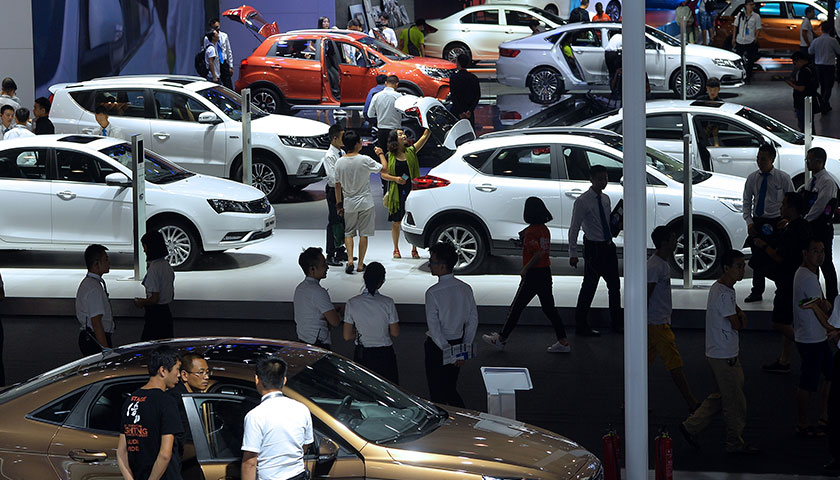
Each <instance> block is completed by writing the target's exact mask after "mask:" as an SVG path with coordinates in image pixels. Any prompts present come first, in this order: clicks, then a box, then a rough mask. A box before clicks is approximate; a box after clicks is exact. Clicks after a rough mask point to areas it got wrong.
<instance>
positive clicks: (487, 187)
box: [475, 183, 496, 193]
mask: <svg viewBox="0 0 840 480" xmlns="http://www.w3.org/2000/svg"><path fill="white" fill-rule="evenodd" d="M475 189H476V190H478V191H479V192H486V193H490V192H495V191H496V187H495V186H494V185H490V184H489V183H485V184H483V185H476V186H475Z"/></svg>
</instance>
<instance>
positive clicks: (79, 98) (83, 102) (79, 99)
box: [70, 90, 94, 112]
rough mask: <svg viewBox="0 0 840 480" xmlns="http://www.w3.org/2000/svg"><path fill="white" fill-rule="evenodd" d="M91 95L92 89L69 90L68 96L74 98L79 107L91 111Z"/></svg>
mask: <svg viewBox="0 0 840 480" xmlns="http://www.w3.org/2000/svg"><path fill="white" fill-rule="evenodd" d="M93 97H94V91H93V90H77V91H75V92H70V98H72V99H73V100H75V101H76V103H78V104H79V106H80V107H82V108H84V109H85V110H87V111H89V112H92V111H93V106H92V105H93Z"/></svg>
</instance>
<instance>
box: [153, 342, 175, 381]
mask: <svg viewBox="0 0 840 480" xmlns="http://www.w3.org/2000/svg"><path fill="white" fill-rule="evenodd" d="M180 360H181V354H180V353H178V352H177V351H175V349H174V348H172V347H170V346H168V345H161V346H159V347H157V348H155V349H154V350H152V352H151V353H149V376H150V377H154V376H155V375H157V374H158V371H159V370H160V367H163V368H164V369H166V370H167V371H170V370H172V367H174V366H175V364H176V363H178V362H179V361H180Z"/></svg>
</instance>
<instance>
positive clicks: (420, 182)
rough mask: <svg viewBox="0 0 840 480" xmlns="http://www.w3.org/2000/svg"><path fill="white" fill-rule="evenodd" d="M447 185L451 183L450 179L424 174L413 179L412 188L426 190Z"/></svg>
mask: <svg viewBox="0 0 840 480" xmlns="http://www.w3.org/2000/svg"><path fill="white" fill-rule="evenodd" d="M447 185H449V180H446V179H443V178H440V177H435V176H432V175H424V176H422V177H417V178H415V179H414V180H412V181H411V189H412V190H426V189H429V188H437V187H445V186H447Z"/></svg>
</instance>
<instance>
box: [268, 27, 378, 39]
mask: <svg viewBox="0 0 840 480" xmlns="http://www.w3.org/2000/svg"><path fill="white" fill-rule="evenodd" d="M313 35H317V36H321V37H330V38H336V39H340V40H347V39H348V37H349V39H350V40H358V39H360V38H362V37H367V36H368V34H366V33H365V32H357V31H355V30H337V29H323V28H312V29H303V30H291V31H288V32H285V33H278V34H277V35H272V36H270V37H268V38H274V39H277V38H280V37H291V36H304V37H305V36H313Z"/></svg>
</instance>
